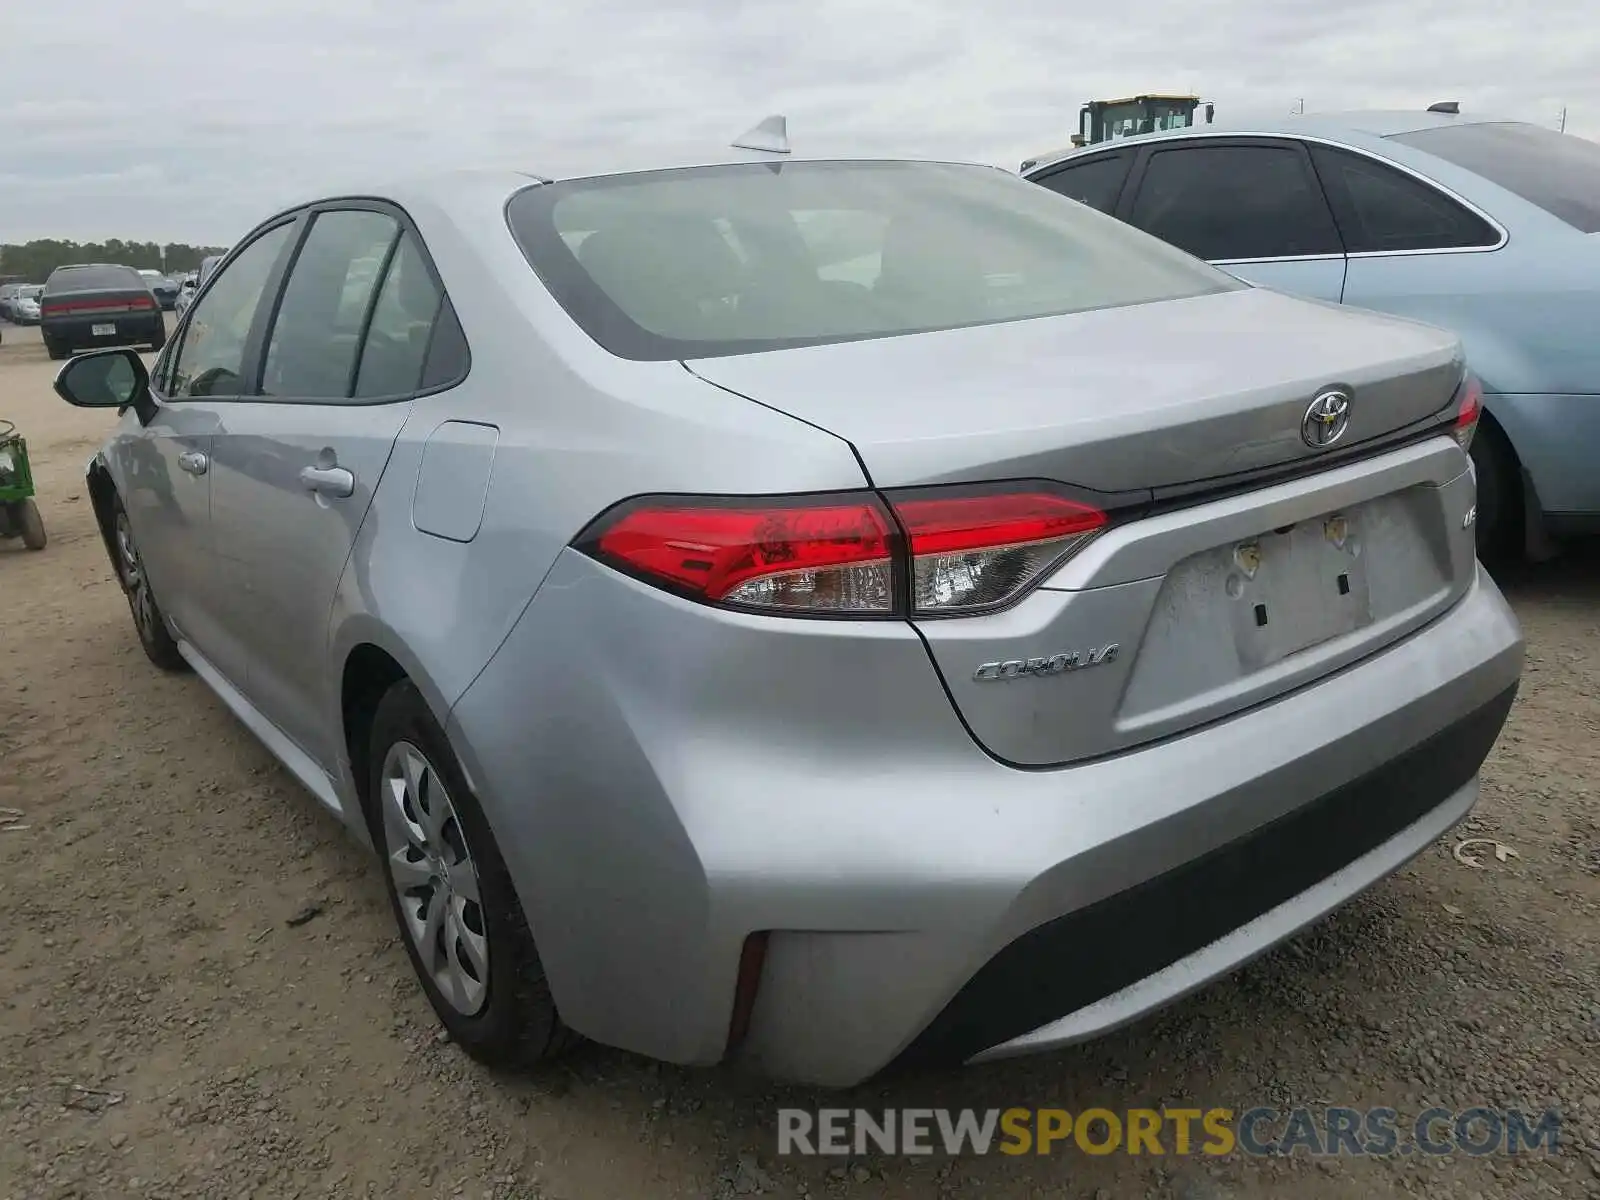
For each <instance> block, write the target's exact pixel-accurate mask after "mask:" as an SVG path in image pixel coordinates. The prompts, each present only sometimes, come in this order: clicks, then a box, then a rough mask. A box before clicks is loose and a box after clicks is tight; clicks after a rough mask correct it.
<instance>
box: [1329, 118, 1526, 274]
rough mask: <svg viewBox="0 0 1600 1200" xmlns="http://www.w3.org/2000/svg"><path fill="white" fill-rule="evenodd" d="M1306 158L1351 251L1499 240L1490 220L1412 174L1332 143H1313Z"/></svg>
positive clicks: (1467, 244) (1454, 246)
mask: <svg viewBox="0 0 1600 1200" xmlns="http://www.w3.org/2000/svg"><path fill="white" fill-rule="evenodd" d="M1311 158H1312V161H1313V162H1315V163H1316V165H1317V173H1318V175H1320V176H1321V177H1322V183H1323V186H1324V187H1325V188H1326V189H1327V192H1328V199H1329V201H1330V202H1331V203H1332V204H1333V210H1334V215H1335V216H1336V217H1337V218H1338V220H1339V232H1340V234H1342V235H1343V238H1344V244H1345V249H1346V250H1347V251H1349V252H1350V253H1351V254H1357V253H1367V252H1374V251H1390V252H1394V251H1403V250H1452V249H1469V248H1476V247H1485V246H1496V245H1499V243H1500V231H1499V230H1497V229H1495V228H1494V226H1492V225H1490V224H1489V222H1487V221H1485V220H1484V219H1483V218H1482V217H1480V216H1478V215H1477V214H1476V213H1474V212H1472V211H1471V210H1470V209H1468V208H1466V207H1464V206H1462V205H1461V204H1459V203H1457V202H1456V201H1455V200H1453V199H1451V198H1450V197H1449V196H1447V195H1445V194H1444V193H1443V192H1441V191H1440V190H1439V189H1438V188H1436V187H1434V186H1433V185H1432V184H1430V183H1425V182H1424V181H1422V180H1420V179H1417V178H1416V177H1415V176H1412V175H1408V174H1406V173H1405V172H1403V171H1398V170H1396V169H1395V168H1393V167H1390V166H1386V165H1385V164H1383V163H1381V162H1378V161H1377V160H1376V159H1374V158H1369V157H1368V156H1367V155H1365V154H1355V153H1352V152H1351V151H1349V150H1340V149H1337V148H1335V147H1333V146H1324V145H1320V144H1314V145H1312V146H1311Z"/></svg>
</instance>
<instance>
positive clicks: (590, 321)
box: [508, 162, 1242, 359]
mask: <svg viewBox="0 0 1600 1200" xmlns="http://www.w3.org/2000/svg"><path fill="white" fill-rule="evenodd" d="M508 217H509V219H510V222H511V228H512V232H513V233H514V234H515V235H516V237H517V239H518V241H519V243H520V244H521V246H522V248H523V250H524V252H525V253H526V254H527V256H528V260H529V262H530V263H531V264H532V266H533V268H534V270H535V271H537V272H538V273H539V275H540V277H541V278H542V279H543V280H544V282H545V284H546V286H547V287H549V288H550V291H551V292H552V294H553V295H554V296H555V297H556V299H557V300H558V301H559V302H560V303H561V304H562V305H563V306H564V307H565V308H566V310H567V312H568V313H569V314H570V315H571V316H572V317H573V319H574V320H575V321H577V323H578V324H579V325H581V326H582V327H583V328H584V329H585V330H586V331H588V333H589V334H590V335H591V336H592V337H593V338H594V339H595V340H596V341H598V342H599V343H600V344H601V345H602V346H604V347H606V348H607V349H608V350H610V351H611V352H612V353H615V354H619V355H622V356H624V357H628V358H641V359H669V358H701V357H707V356H713V355H723V354H742V353H748V352H751V351H757V350H767V349H776V348H779V347H784V346H798V345H809V344H817V343H826V342H840V341H850V340H855V339H859V338H873V337H891V336H895V335H897V334H905V333H913V332H918V331H924V330H932V329H948V328H955V327H960V326H966V325H984V324H990V323H994V322H1000V321H1016V320H1025V319H1028V318H1031V317H1041V316H1047V315H1051V314H1057V313H1069V312H1079V311H1083V310H1086V309H1096V308H1107V307H1112V306H1116V305H1125V304H1140V303H1146V302H1149V301H1154V300H1165V299H1174V298H1177V297H1180V296H1195V295H1202V294H1206V293H1212V292H1219V291H1228V290H1232V289H1234V288H1236V287H1240V286H1242V285H1240V284H1239V283H1238V282H1237V281H1236V280H1233V279H1232V278H1230V277H1228V276H1226V275H1223V274H1222V273H1221V272H1218V271H1214V270H1211V269H1209V268H1207V267H1206V266H1204V265H1203V264H1201V263H1196V262H1193V261H1192V260H1190V259H1187V258H1185V257H1184V256H1182V255H1179V254H1176V253H1174V252H1173V251H1172V250H1171V249H1170V248H1169V247H1164V246H1161V245H1159V244H1155V243H1152V242H1151V241H1149V240H1148V239H1145V238H1142V237H1139V236H1138V235H1137V234H1135V233H1133V232H1132V231H1131V230H1129V229H1128V228H1127V227H1126V226H1124V225H1122V224H1121V223H1120V222H1117V221H1115V220H1113V219H1111V218H1110V217H1106V216H1103V215H1101V214H1099V213H1095V212H1090V211H1087V210H1085V209H1082V208H1075V207H1073V206H1072V205H1069V204H1062V203H1060V202H1059V201H1058V200H1057V199H1056V198H1055V197H1053V196H1050V195H1048V194H1046V193H1045V192H1044V191H1043V190H1041V189H1040V188H1038V187H1036V186H1034V185H1033V184H1030V183H1027V182H1025V181H1023V180H1021V179H1019V178H1018V177H1016V176H1015V175H1011V174H1008V173H1005V172H1001V171H997V170H994V169H992V168H985V167H970V166H954V165H947V164H939V163H906V162H796V163H783V164H781V165H778V166H776V167H774V166H769V165H767V164H759V165H743V164H741V165H736V166H723V167H701V168H691V169H687V170H676V171H659V172H650V173H645V174H637V175H613V176H604V177H599V178H590V179H573V180H567V181H564V182H561V183H556V184H547V185H544V186H540V187H532V188H528V189H526V190H524V191H523V192H520V193H518V195H516V196H515V197H513V199H512V201H511V204H510V206H509V208H508Z"/></svg>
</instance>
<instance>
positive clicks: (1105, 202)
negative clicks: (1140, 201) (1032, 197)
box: [1034, 154, 1133, 213]
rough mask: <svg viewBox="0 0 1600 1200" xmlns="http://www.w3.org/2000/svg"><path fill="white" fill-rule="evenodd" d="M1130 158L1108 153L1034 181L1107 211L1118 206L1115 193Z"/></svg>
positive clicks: (1129, 156) (1125, 175)
mask: <svg viewBox="0 0 1600 1200" xmlns="http://www.w3.org/2000/svg"><path fill="white" fill-rule="evenodd" d="M1132 161H1133V156H1132V155H1129V154H1107V155H1105V156H1103V157H1101V158H1092V159H1090V160H1089V161H1088V162H1082V163H1078V164H1076V165H1075V166H1071V167H1067V168H1066V169H1065V170H1061V171H1055V172H1053V173H1051V174H1049V175H1046V176H1043V177H1041V178H1039V179H1036V180H1034V182H1035V183H1038V184H1039V185H1041V186H1042V187H1047V188H1049V189H1050V190H1051V191H1052V192H1059V193H1060V194H1061V195H1063V196H1067V197H1069V198H1070V199H1073V200H1076V201H1077V202H1078V203H1079V204H1087V205H1088V206H1089V207H1090V208H1098V209H1099V210H1100V211H1101V212H1104V213H1108V212H1110V211H1111V210H1112V209H1114V208H1116V206H1117V194H1118V193H1119V192H1121V191H1122V181H1123V180H1124V179H1126V178H1127V177H1128V165H1129V164H1130V163H1131V162H1132Z"/></svg>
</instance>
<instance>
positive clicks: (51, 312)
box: [39, 304, 72, 317]
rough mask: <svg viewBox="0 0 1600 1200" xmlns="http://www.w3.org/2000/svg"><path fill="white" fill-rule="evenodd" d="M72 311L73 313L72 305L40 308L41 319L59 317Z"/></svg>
mask: <svg viewBox="0 0 1600 1200" xmlns="http://www.w3.org/2000/svg"><path fill="white" fill-rule="evenodd" d="M70 311H72V306H71V305H70V304H41V305H40V306H39V315H40V316H41V317H59V316H61V315H62V314H63V313H67V312H70Z"/></svg>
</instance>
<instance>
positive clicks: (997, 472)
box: [688, 291, 1476, 766]
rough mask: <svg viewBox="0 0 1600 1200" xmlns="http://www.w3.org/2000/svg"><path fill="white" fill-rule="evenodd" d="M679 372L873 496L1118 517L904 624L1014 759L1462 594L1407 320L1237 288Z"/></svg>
mask: <svg viewBox="0 0 1600 1200" xmlns="http://www.w3.org/2000/svg"><path fill="white" fill-rule="evenodd" d="M688 365H689V366H690V368H691V369H692V370H694V371H695V372H697V373H699V374H701V375H702V376H703V377H704V378H706V379H707V380H709V381H713V382H715V383H717V384H718V385H720V386H723V387H725V388H728V389H731V390H733V391H736V392H739V393H741V394H743V395H745V396H748V397H750V398H752V399H754V400H756V401H759V402H761V403H763V404H766V405H769V406H771V407H774V408H777V409H780V410H782V411H785V412H789V413H791V414H792V415H794V416H796V417H799V418H801V419H803V420H806V421H809V422H812V423H813V424H816V425H818V426H820V427H822V428H824V429H828V430H831V431H832V432H834V433H835V434H837V435H839V436H840V437H843V438H845V439H847V440H848V441H849V442H851V444H852V445H854V446H855V448H856V450H857V452H858V453H859V455H860V456H861V458H862V460H863V463H864V465H865V467H866V469H867V471H868V472H869V474H870V475H871V478H872V481H873V483H874V484H875V485H876V486H877V487H879V488H880V489H882V490H884V491H885V492H886V493H887V494H888V496H889V497H890V499H891V500H893V499H894V497H895V495H896V489H901V488H920V487H924V486H927V485H934V484H971V483H978V482H993V481H999V480H1032V479H1043V480H1050V481H1055V482H1058V483H1061V484H1066V485H1071V486H1075V487H1078V488H1084V489H1093V490H1094V491H1095V492H1098V493H1116V494H1117V499H1118V500H1119V501H1121V502H1123V504H1124V505H1126V504H1127V502H1128V501H1129V499H1130V498H1133V499H1134V500H1135V503H1133V504H1132V505H1131V506H1130V507H1126V508H1124V510H1123V513H1122V515H1120V516H1117V517H1115V518H1114V519H1113V521H1112V522H1111V524H1110V525H1109V527H1108V528H1106V529H1105V530H1103V531H1102V532H1100V533H1099V534H1098V535H1096V536H1094V537H1093V538H1092V539H1091V540H1089V541H1088V543H1087V545H1085V546H1084V547H1083V548H1082V549H1080V550H1078V551H1077V553H1075V554H1073V555H1072V556H1070V557H1068V558H1067V559H1066V560H1065V561H1064V562H1063V563H1061V564H1059V565H1057V566H1056V567H1054V568H1052V569H1050V570H1049V571H1047V572H1046V574H1045V577H1044V579H1043V582H1042V583H1041V584H1040V585H1039V586H1038V587H1036V588H1034V589H1033V590H1031V591H1029V592H1027V593H1026V594H1025V595H1024V596H1023V597H1022V598H1021V599H1020V600H1017V601H1016V602H1014V603H1012V604H1011V605H1010V607H1006V608H1003V609H1001V610H1000V611H994V612H988V613H984V614H980V615H968V616H952V617H947V618H933V617H924V616H917V617H915V618H914V620H915V623H916V625H917V627H918V629H919V630H920V632H921V633H922V636H923V640H924V642H925V643H926V645H927V648H928V652H929V653H930V655H931V656H932V658H933V661H934V662H935V664H936V666H937V667H938V669H939V671H940V673H941V675H942V676H943V679H944V682H945V687H946V689H947V690H948V692H949V694H950V698H951V700H952V702H953V703H954V704H955V706H956V708H957V710H958V711H959V713H960V715H961V717H962V719H963V721H964V722H965V724H966V726H967V728H968V729H969V730H970V731H971V733H972V735H973V736H974V738H976V739H977V740H978V741H979V743H980V744H982V745H983V746H984V747H985V748H986V749H987V750H989V751H990V752H991V753H992V754H994V755H995V756H996V757H998V758H1000V759H1002V760H1004V761H1007V762H1011V763H1015V764H1018V765H1026V766H1048V765H1056V764H1061V763H1067V762H1074V761H1081V760H1083V759H1086V758H1092V757H1096V756H1100V755H1104V754H1109V753H1117V752H1121V751H1124V750H1127V749H1130V748H1132V747H1134V746H1137V745H1140V744H1142V743H1145V742H1149V741H1152V740H1154V739H1158V738H1162V737H1168V736H1172V735H1174V734H1178V733H1182V732H1184V731H1186V730H1189V729H1193V728H1195V727H1198V726H1200V725H1203V724H1205V723H1207V722H1209V721H1213V720H1217V719H1221V718H1224V717H1226V716H1228V715H1229V714H1231V713H1234V712H1237V711H1240V710H1241V709H1243V708H1246V707H1249V706H1251V705H1254V704H1258V703H1261V702H1263V701H1265V700H1268V699H1271V698H1272V697H1273V696H1276V695H1280V694H1283V693H1285V692H1287V691H1289V690H1291V689H1294V688H1297V687H1301V686H1304V685H1305V684H1306V683H1308V682H1311V681H1313V680H1315V679H1317V678H1319V677H1321V676H1323V675H1326V674H1328V673H1330V672H1332V671H1336V670H1340V669H1342V668H1344V667H1346V666H1348V665H1350V664H1352V663H1354V662H1357V661H1359V660H1360V659H1362V658H1364V657H1366V656H1369V655H1371V654H1373V653H1376V652H1377V651H1379V650H1381V649H1382V648H1383V647H1384V646H1386V645H1390V644H1392V643H1393V642H1395V641H1396V640H1398V639H1400V638H1403V637H1405V636H1406V635H1407V634H1408V633H1410V632H1412V631H1414V630H1416V629H1418V628H1420V627H1421V626H1422V625H1424V624H1426V623H1427V622H1428V621H1430V620H1432V619H1433V618H1434V617H1436V616H1437V615H1438V614H1439V613H1441V612H1443V611H1444V610H1445V609H1447V608H1448V607H1449V606H1450V605H1451V604H1453V603H1454V602H1455V601H1456V600H1458V599H1459V598H1460V597H1461V596H1462V595H1463V594H1464V593H1465V591H1466V589H1467V588H1468V587H1469V586H1470V584H1471V581H1472V579H1473V578H1474V576H1475V572H1476V560H1475V557H1474V548H1473V529H1472V527H1471V526H1472V512H1473V510H1472V505H1473V485H1472V481H1471V477H1470V475H1469V473H1468V470H1467V460H1466V457H1465V456H1464V455H1463V454H1462V452H1461V448H1460V447H1459V446H1458V445H1457V444H1456V442H1455V441H1454V440H1453V439H1452V438H1450V437H1449V436H1445V435H1446V434H1447V433H1448V431H1449V424H1448V422H1447V421H1446V420H1443V418H1447V417H1448V415H1449V414H1450V412H1451V400H1452V397H1453V396H1454V395H1455V394H1456V391H1457V388H1458V386H1459V384H1460V382H1461V376H1462V360H1461V354H1460V349H1459V343H1458V342H1457V340H1456V339H1455V338H1454V336H1453V335H1450V334H1448V333H1444V332H1442V331H1438V330H1435V329H1432V328H1430V327H1427V326H1421V325H1417V324H1414V323H1411V322H1408V321H1403V320H1398V319H1394V318H1388V317H1379V316H1371V315H1368V314H1363V313H1356V312H1347V311H1342V310H1339V309H1337V308H1334V307H1332V306H1326V305H1321V304H1315V303H1308V302H1302V301H1298V300H1294V299H1291V298H1289V297H1286V296H1281V295H1279V294H1276V293H1272V292H1266V291H1246V292H1237V293H1231V294H1225V295H1220V296H1212V297H1205V298H1200V299H1195V300H1183V301H1174V302H1169V303H1164V304H1155V305H1148V306H1144V307H1141V308H1137V309H1123V310H1117V311H1108V312H1099V313H1091V314H1083V315H1081V316H1074V317H1066V318H1054V319H1043V320H1037V321H1029V322H1019V323H1017V324H1015V325H1011V326H989V327H981V328H975V329H965V330H957V331H950V332H945V333H935V334H924V335H916V336H912V337H905V338H899V339H888V340H884V341H873V342H857V343H851V344H844V345H834V346H826V347H813V348H808V349H803V350H790V351H783V352H778V353H770V354H758V355H751V356H746V357H743V358H725V359H708V360H700V361H696V362H693V363H690V364H688ZM1333 387H1338V388H1342V389H1344V390H1345V391H1347V392H1348V394H1349V397H1350V407H1349V413H1348V429H1347V431H1346V432H1345V434H1344V435H1343V436H1342V437H1341V438H1340V439H1339V441H1338V442H1337V444H1336V445H1335V447H1333V448H1332V449H1329V448H1320V449H1319V448H1315V447H1313V446H1311V445H1308V444H1307V439H1306V438H1305V437H1304V436H1302V424H1303V419H1304V417H1305V414H1306V410H1307V408H1308V406H1310V404H1311V403H1312V401H1313V400H1314V399H1315V398H1316V397H1317V396H1318V395H1319V394H1320V393H1321V392H1323V391H1324V390H1327V389H1329V388H1333ZM1431 432H1437V433H1438V434H1439V435H1440V436H1432V437H1430V436H1427V434H1429V433H1431ZM1413 433H1415V434H1418V435H1420V436H1418V437H1411V436H1408V435H1410V434H1413ZM1313 440H1315V439H1313ZM1347 448H1348V449H1347ZM1341 450H1346V451H1347V452H1346V453H1344V454H1339V453H1338V452H1339V451H1341ZM1249 472H1255V473H1258V474H1256V475H1254V476H1251V475H1245V476H1244V477H1242V478H1241V473H1249Z"/></svg>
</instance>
